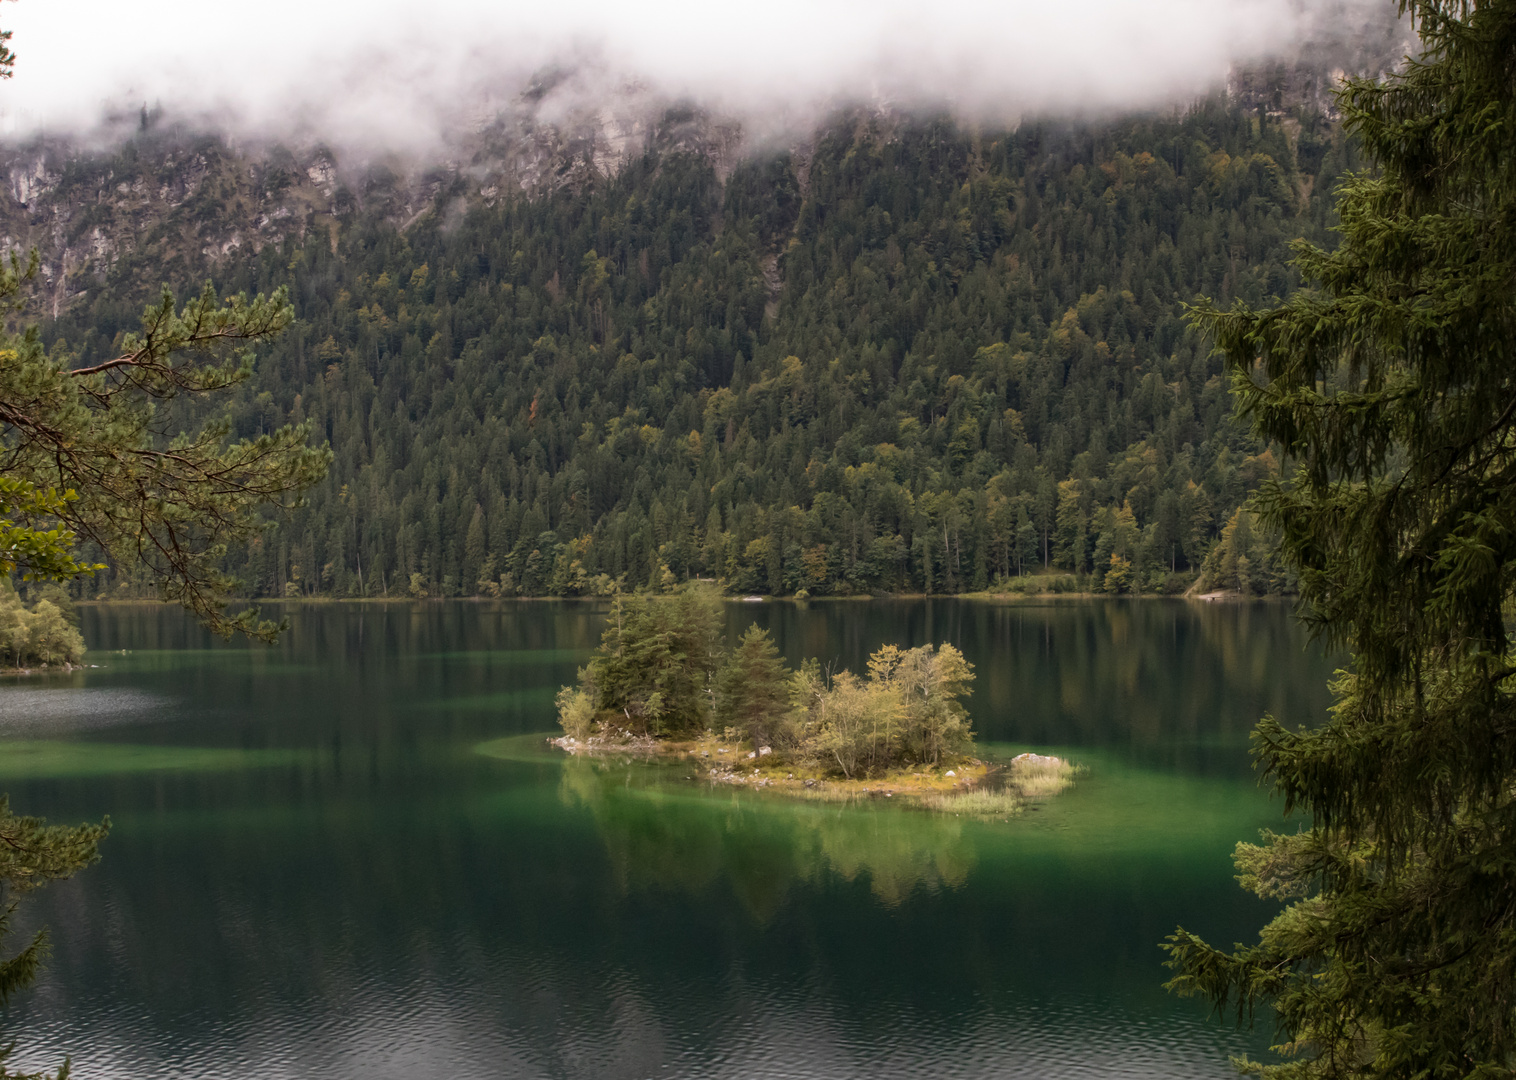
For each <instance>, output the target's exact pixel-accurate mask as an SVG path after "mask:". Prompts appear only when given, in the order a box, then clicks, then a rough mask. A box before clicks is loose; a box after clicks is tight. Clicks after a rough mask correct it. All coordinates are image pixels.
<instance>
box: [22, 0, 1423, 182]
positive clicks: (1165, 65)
mask: <svg viewBox="0 0 1516 1080" xmlns="http://www.w3.org/2000/svg"><path fill="white" fill-rule="evenodd" d="M3 16H4V22H3V23H0V25H4V26H7V27H9V28H10V29H12V30H14V31H15V38H14V40H13V42H12V44H13V46H14V47H15V49H16V51H17V53H18V55H19V57H20V60H19V64H18V66H17V70H16V75H15V78H14V79H13V80H12V81H11V82H10V83H9V84H7V85H5V86H4V87H3V88H0V133H3V134H5V135H7V136H8V137H10V138H13V139H14V138H26V137H29V136H31V135H33V134H36V133H38V132H42V133H46V134H52V135H58V134H70V135H74V136H78V135H81V134H84V133H89V132H94V133H95V134H96V135H97V136H104V137H107V138H108V136H109V134H110V132H111V130H112V127H113V125H114V126H124V125H130V124H134V123H135V121H136V118H137V116H138V114H139V110H140V108H141V107H143V106H147V107H149V108H161V109H163V110H164V111H165V112H166V114H168V115H170V116H174V117H177V118H183V119H185V120H188V121H190V122H201V123H211V124H214V125H215V126H217V127H221V128H224V129H227V130H230V131H232V132H233V133H236V134H239V135H245V136H250V137H270V136H273V137H279V138H288V137H292V136H293V137H310V138H315V139H321V140H325V141H328V142H330V143H332V144H333V145H334V146H336V147H340V148H344V149H349V150H354V149H376V150H389V151H408V152H421V153H424V152H426V151H427V150H430V149H435V148H436V147H438V146H440V145H444V144H445V143H446V142H447V141H448V136H449V133H450V132H451V131H453V130H456V129H458V128H460V127H467V126H471V125H477V124H479V123H480V122H481V121H482V120H484V119H486V118H488V117H490V116H491V115H493V114H494V113H495V112H497V111H498V110H499V109H500V108H502V107H504V106H506V105H507V104H509V103H511V102H513V101H517V100H519V98H520V95H521V94H522V92H523V90H527V89H529V88H531V87H533V86H534V85H535V86H536V87H537V92H538V94H540V95H541V96H542V100H541V101H540V102H539V106H538V114H539V116H541V117H542V118H543V119H545V120H548V121H551V120H552V119H553V112H554V110H555V109H557V110H561V111H562V112H563V113H565V114H567V113H569V112H572V111H574V110H576V109H583V108H586V107H591V108H603V107H605V106H606V105H607V104H614V103H615V102H618V101H620V102H628V101H632V102H635V101H637V100H649V101H667V100H672V99H683V100H689V101H693V102H695V103H697V104H699V105H701V106H703V107H706V108H709V109H711V110H713V111H715V112H719V113H721V114H724V115H727V116H730V117H734V118H736V119H739V120H741V121H742V122H743V124H744V126H745V127H746V129H747V131H748V133H749V135H750V136H756V137H758V138H762V137H763V136H764V135H765V134H774V135H781V134H785V133H788V132H793V131H796V130H800V129H802V128H804V127H806V126H808V125H809V124H810V123H811V122H813V121H814V119H815V117H816V116H817V115H818V114H819V113H821V112H823V111H826V110H829V109H834V108H837V107H841V106H847V105H853V104H881V105H887V106H891V107H904V108H912V107H918V106H920V107H929V108H941V107H948V108H951V109H952V110H953V111H954V112H955V113H957V114H958V115H959V116H960V117H963V118H966V119H970V120H982V121H986V122H992V123H1007V122H1010V123H1014V122H1015V121H1016V120H1017V119H1018V118H1019V117H1021V116H1024V115H1027V114H1033V113H1035V114H1050V113H1052V114H1056V113H1076V112H1077V113H1092V112H1093V113H1102V112H1112V111H1128V110H1131V109H1137V108H1148V107H1161V106H1164V105H1167V104H1174V103H1181V102H1184V101H1186V100H1190V99H1193V98H1194V97H1196V96H1197V95H1200V94H1203V93H1205V92H1206V91H1207V90H1210V89H1213V88H1215V87H1217V86H1219V85H1221V84H1222V83H1223V81H1224V80H1225V79H1226V77H1227V75H1228V72H1229V71H1230V70H1232V69H1234V68H1236V67H1239V66H1240V67H1247V66H1250V65H1253V66H1256V65H1259V64H1266V63H1270V62H1273V61H1274V60H1275V59H1283V60H1284V61H1286V62H1291V61H1293V60H1297V59H1298V58H1299V57H1301V56H1302V55H1305V56H1308V57H1310V58H1311V62H1313V63H1317V64H1320V63H1325V64H1328V65H1336V66H1350V65H1351V64H1352V62H1353V58H1354V56H1355V55H1359V54H1367V55H1369V56H1371V57H1372V58H1374V62H1379V58H1380V57H1381V56H1382V55H1384V54H1386V49H1387V43H1388V51H1389V52H1390V53H1394V52H1396V50H1397V48H1398V46H1399V45H1400V43H1401V42H1403V40H1404V38H1405V34H1404V32H1403V31H1400V30H1398V29H1396V27H1395V8H1394V5H1393V4H1392V3H1389V2H1387V0H1156V2H1155V0H1085V2H1084V3H1079V4H1052V3H1047V2H1046V0H964V2H961V3H956V4H953V5H927V4H922V3H919V2H915V0H870V2H867V3H865V2H862V0H771V2H769V3H766V4H764V5H761V6H750V5H744V6H742V7H740V8H739V7H737V6H735V5H727V6H717V5H711V4H707V3H696V2H694V0H651V2H643V3H636V4H628V3H612V2H609V0H560V2H557V3H553V4H523V3H507V4H490V3H485V2H482V0H436V2H433V3H429V4H426V5H420V4H401V3H397V2H395V0H376V2H374V3H370V4H366V5H362V6H359V5H354V4H346V3H338V2H333V0H314V2H313V0H267V2H266V3H264V4H261V5H258V6H257V7H254V8H245V7H239V6H235V5H203V4H196V3H191V2H190V0H151V2H149V3H148V4H146V5H122V4H119V3H112V2H107V0H53V2H45V0H20V2H18V3H16V4H14V5H6V7H5V8H4V11H3ZM111 118H114V120H113V121H112V119H111Z"/></svg>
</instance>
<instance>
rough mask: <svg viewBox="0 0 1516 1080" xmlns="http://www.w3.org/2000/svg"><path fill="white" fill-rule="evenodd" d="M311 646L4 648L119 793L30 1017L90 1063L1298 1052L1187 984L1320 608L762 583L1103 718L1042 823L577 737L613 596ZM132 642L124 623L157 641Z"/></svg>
mask: <svg viewBox="0 0 1516 1080" xmlns="http://www.w3.org/2000/svg"><path fill="white" fill-rule="evenodd" d="M282 610H283V612H284V613H286V614H288V615H289V616H290V619H291V624H292V625H291V630H290V632H289V633H288V634H287V635H286V636H285V638H284V639H283V640H282V641H281V642H280V644H279V645H277V646H275V647H273V648H266V647H263V646H250V645H246V644H230V645H224V644H221V643H219V642H216V641H214V640H213V639H210V638H208V637H207V636H206V635H205V634H204V633H203V632H202V631H200V630H199V629H198V628H197V627H196V626H195V625H194V624H193V623H192V622H191V621H190V620H188V619H187V618H185V617H184V616H182V615H181V614H180V613H179V612H177V611H176V610H173V609H163V608H158V607H123V608H103V607H85V608H83V609H81V617H82V621H83V629H84V633H85V637H86V640H87V641H88V643H89V645H90V647H91V649H92V653H91V656H90V661H91V662H92V663H94V664H97V665H99V666H98V667H97V668H92V669H89V670H87V671H84V672H79V673H75V674H72V675H68V676H59V677H56V678H50V679H49V678H27V679H11V680H9V681H7V682H5V683H4V684H3V685H0V789H3V790H8V791H9V792H10V794H11V798H12V803H13V805H14V806H15V807H16V809H17V810H18V811H21V812H26V813H33V814H40V815H44V816H47V817H48V818H49V819H51V820H54V821H64V822H74V821H79V820H84V819H88V818H97V817H99V816H100V815H102V814H106V813H109V814H110V815H111V817H112V819H113V821H114V823H115V828H114V831H113V833H112V835H111V837H110V839H109V840H108V842H107V844H106V846H105V849H104V855H105V857H104V859H103V860H102V862H101V863H99V864H98V865H97V866H95V867H93V868H91V869H90V870H88V871H87V872H85V873H84V874H82V875H80V876H79V877H78V878H76V879H75V880H74V881H71V882H67V883H64V884H61V885H57V886H53V887H51V888H49V889H48V890H47V891H45V892H44V893H42V894H38V895H37V896H36V897H35V898H34V899H33V900H31V901H29V902H28V903H29V906H28V908H27V909H25V916H24V921H25V922H26V924H27V926H35V925H37V924H39V923H47V924H49V925H51V926H52V928H53V934H54V942H55V948H54V954H53V957H52V960H51V962H50V963H49V966H48V968H47V970H46V972H45V973H44V975H43V976H42V978H41V979H40V980H39V983H38V985H37V986H36V987H35V988H34V989H33V990H31V991H29V992H27V993H25V994H24V995H22V996H21V997H20V998H18V999H17V1001H16V1002H14V1003H13V1004H12V1006H11V1008H10V1009H9V1010H8V1011H7V1013H6V1016H5V1025H6V1029H7V1031H6V1037H18V1038H20V1040H21V1051H20V1053H18V1061H19V1062H20V1063H22V1064H30V1065H36V1066H41V1065H45V1064H53V1063H56V1060H57V1058H58V1057H59V1056H61V1054H62V1053H65V1052H67V1053H70V1054H72V1055H73V1059H74V1064H75V1067H76V1070H77V1073H76V1075H78V1076H80V1077H81V1078H93V1077H104V1078H118V1077H119V1078H127V1077H131V1078H153V1077H175V1078H179V1077H252V1076H257V1077H260V1078H276V1077H277V1078H283V1077H308V1076H316V1075H321V1076H332V1077H338V1078H348V1077H351V1078H354V1080H357V1078H364V1080H371V1078H389V1077H394V1078H401V1077H404V1078H407V1080H414V1078H425V1077H448V1078H473V1077H523V1078H531V1077H554V1078H558V1077H562V1078H578V1077H585V1078H600V1077H606V1078H621V1077H625V1078H638V1077H690V1078H705V1077H720V1078H725V1077H730V1078H764V1080H767V1078H774V1080H778V1078H801V1077H806V1078H809V1077H815V1078H852V1077H883V1078H889V1077H941V1078H960V1077H961V1078H968V1077H974V1078H991V1077H995V1078H999V1077H1079V1078H1097V1077H1159V1076H1162V1077H1216V1078H1218V1080H1219V1078H1222V1077H1227V1076H1230V1075H1233V1073H1232V1070H1231V1068H1230V1066H1229V1065H1228V1064H1227V1056H1228V1055H1229V1054H1235V1053H1238V1052H1240V1051H1244V1050H1246V1051H1249V1052H1252V1053H1258V1052H1260V1051H1262V1050H1263V1049H1264V1048H1266V1047H1267V1045H1268V1041H1269V1040H1268V1037H1267V1036H1268V1034H1269V1032H1268V1031H1267V1029H1264V1030H1261V1031H1258V1032H1253V1033H1249V1032H1238V1031H1236V1030H1234V1029H1233V1028H1231V1027H1228V1026H1226V1025H1223V1024H1221V1023H1220V1022H1218V1021H1216V1020H1214V1019H1211V1018H1209V1017H1208V1016H1207V1012H1206V1008H1205V1007H1204V1006H1203V1005H1202V1004H1200V1003H1197V1002H1194V1001H1182V1000H1178V999H1175V998H1173V997H1171V996H1170V995H1168V994H1166V993H1165V992H1164V991H1163V990H1161V989H1160V985H1159V984H1160V983H1161V982H1162V981H1163V979H1164V970H1163V968H1162V956H1161V954H1160V952H1159V950H1158V943H1159V942H1160V941H1161V940H1162V939H1163V937H1164V935H1165V934H1167V933H1168V932H1170V931H1171V930H1172V929H1173V927H1174V926H1175V925H1176V924H1178V923H1183V924H1184V925H1185V926H1186V927H1189V928H1191V929H1194V930H1196V931H1198V932H1200V933H1201V934H1203V935H1204V936H1206V937H1207V938H1208V939H1209V940H1213V941H1219V942H1227V943H1229V942H1232V941H1236V940H1249V939H1251V938H1252V937H1253V936H1254V935H1255V934H1256V932H1257V929H1258V927H1259V926H1260V925H1261V923H1262V921H1263V920H1264V919H1266V918H1267V917H1268V914H1269V912H1270V910H1271V908H1270V907H1269V906H1268V905H1266V904H1264V903H1262V902H1260V901H1258V900H1257V899H1255V898H1251V897H1249V896H1247V895H1246V894H1244V893H1243V892H1241V890H1239V889H1238V888H1237V887H1236V885H1235V883H1234V882H1233V880H1232V872H1233V871H1232V868H1231V865H1230V852H1231V849H1232V846H1233V844H1234V843H1235V842H1236V841H1238V840H1239V839H1252V838H1254V837H1255V836H1256V833H1257V830H1258V829H1259V828H1262V827H1270V826H1272V827H1276V828H1277V827H1279V825H1280V812H1279V807H1278V805H1277V804H1276V803H1272V802H1271V801H1270V800H1269V798H1268V797H1267V795H1266V793H1263V792H1261V791H1260V790H1259V789H1258V787H1257V785H1256V783H1255V779H1254V776H1253V774H1252V770H1251V768H1250V765H1249V762H1248V757H1247V739H1248V732H1249V730H1250V728H1251V726H1252V724H1253V723H1254V721H1256V719H1257V718H1258V717H1259V716H1260V715H1262V714H1263V713H1264V712H1273V713H1274V714H1275V715H1276V716H1279V717H1280V718H1281V719H1283V720H1286V721H1288V722H1292V723H1293V722H1314V721H1316V720H1318V719H1319V718H1320V717H1321V715H1322V714H1323V711H1324V709H1325V706H1326V701H1327V696H1326V688H1325V684H1326V680H1327V678H1328V676H1329V674H1330V671H1331V666H1332V665H1331V664H1329V663H1328V662H1327V661H1326V660H1324V659H1323V658H1322V657H1321V656H1320V654H1319V652H1318V651H1316V650H1312V649H1308V648H1307V647H1306V643H1305V639H1304V635H1303V634H1302V633H1301V631H1300V630H1299V629H1298V628H1297V627H1296V626H1295V625H1294V624H1293V622H1292V620H1291V618H1290V615H1289V611H1288V609H1287V608H1286V607H1284V606H1281V605H1276V604H1257V605H1232V604H1214V605H1192V604H1185V603H1182V602H1164V601H1139V602H1129V603H1122V602H1116V601H1112V602H1107V603H1094V602H1088V603H1087V602H1065V603H1048V604H1016V605H996V604H990V603H980V602H966V601H952V600H947V601H944V600H936V601H925V600H922V601H870V602H835V603H813V604H811V605H809V606H807V607H800V606H796V605H792V604H738V603H734V604H733V605H732V606H731V608H730V609H729V614H730V628H731V630H732V631H733V632H734V633H735V632H737V631H740V629H741V628H742V627H744V626H746V625H747V623H748V622H749V621H754V620H756V621H757V622H759V623H760V624H761V625H765V626H768V627H769V628H770V629H771V630H772V631H773V632H774V635H775V637H776V639H777V640H778V642H779V643H780V646H781V648H782V649H783V651H784V652H785V653H787V654H788V655H789V656H790V658H791V659H792V660H795V659H798V658H800V657H802V656H819V657H822V658H824V659H826V660H831V661H834V662H835V663H836V664H837V665H840V666H846V667H852V668H854V669H855V670H858V669H861V667H862V663H863V660H864V658H865V657H866V656H867V654H868V653H869V652H870V651H872V650H873V649H875V648H877V647H878V646H879V645H881V644H884V643H886V642H897V643H901V644H907V645H915V644H920V643H923V642H927V641H937V642H941V641H951V642H953V643H954V644H956V645H958V646H959V647H960V648H961V649H962V650H963V651H964V653H965V654H966V655H967V657H968V658H969V659H970V660H971V661H973V663H974V664H975V665H976V667H977V673H978V681H977V682H976V684H975V692H974V696H973V699H972V701H971V703H970V704H971V712H972V714H973V718H974V723H975V727H976V729H977V730H978V731H979V732H980V738H981V741H982V742H984V743H985V744H988V745H989V746H990V748H991V749H993V750H997V751H1004V750H1017V749H1035V750H1038V751H1040V752H1053V753H1059V754H1064V755H1066V756H1068V757H1070V758H1072V759H1073V760H1075V761H1076V762H1079V763H1081V764H1083V765H1085V766H1087V768H1088V773H1087V775H1086V776H1085V777H1083V778H1082V779H1081V781H1080V782H1079V784H1078V785H1077V786H1076V787H1075V788H1074V789H1073V790H1072V791H1070V792H1068V793H1066V794H1065V795H1062V796H1060V797H1058V798H1057V799H1055V800H1053V801H1051V802H1050V803H1048V804H1046V805H1045V806H1043V807H1042V808H1040V809H1038V810H1035V811H1032V812H1029V813H1027V814H1025V815H1024V816H1023V817H1021V818H1019V819H1015V820H1012V821H1009V822H979V821H974V820H969V819H962V818H957V817H952V816H943V815H937V814H930V813H926V812H922V811H916V810H911V809H908V808H905V807H902V806H898V805H894V804H893V803H888V802H885V803H865V804H861V805H851V806H837V805H828V804H816V803H802V802H794V801H787V800H785V799H783V798H782V797H774V796H769V795H765V794H761V793H756V792H748V791H733V790H730V789H719V790H713V789H711V788H709V787H707V786H705V785H704V784H702V783H701V782H698V781H695V780H690V779H686V777H685V775H684V772H683V771H682V770H680V769H678V768H677V767H669V766H646V765H624V764H618V765H609V764H599V765H597V764H595V763H591V762H584V761H565V760H564V759H562V757H561V756H558V755H556V754H555V753H554V752H550V751H549V749H548V748H547V747H546V745H545V742H544V736H545V734H546V733H547V732H548V730H549V729H550V728H551V727H552V725H553V703H552V699H553V694H554V693H555V691H556V690H557V688H558V687H559V686H560V685H562V684H564V683H566V682H570V681H572V679H573V677H574V672H575V669H576V667H577V666H579V665H580V664H582V663H583V662H584V661H585V660H586V659H587V657H588V656H589V654H590V650H591V649H592V648H593V646H594V645H595V643H596V642H597V641H598V639H599V633H600V629H601V626H602V625H603V619H604V608H603V607H597V606H596V605H594V604H591V603H572V602H565V603H496V604H478V603H466V602H458V603H427V604H401V603H396V604H389V605H379V604H366V605H356V604H353V605H343V604H326V605H306V606H302V605H290V606H287V607H285V608H283V609H282ZM123 650H124V651H123Z"/></svg>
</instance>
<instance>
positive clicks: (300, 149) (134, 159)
mask: <svg viewBox="0 0 1516 1080" xmlns="http://www.w3.org/2000/svg"><path fill="white" fill-rule="evenodd" d="M552 89H553V87H552V85H547V86H543V85H540V84H538V85H534V86H533V87H530V88H529V89H528V91H527V92H526V93H524V94H522V95H520V96H519V97H518V98H516V99H515V100H513V101H511V102H509V103H508V105H507V106H506V107H505V108H500V109H494V110H491V111H490V112H489V113H487V114H483V115H476V116H475V117H474V118H473V120H472V122H469V123H466V124H462V125H460V127H459V129H458V130H456V131H454V132H452V133H450V134H449V135H447V136H446V137H445V140H444V145H443V146H442V148H441V152H440V153H438V154H436V155H435V156H434V157H433V158H432V160H420V159H418V158H415V157H412V158H409V159H408V158H405V157H399V156H395V155H391V154H379V153H362V152H351V153H348V154H345V155H344V154H339V152H337V151H335V150H333V149H331V148H330V147H328V146H326V145H323V144H320V143H315V142H309V143H305V144H303V145H302V144H298V143H297V144H292V145H290V144H270V143H239V142H237V141H235V140H233V139H231V138H230V137H228V136H226V135H224V134H205V133H203V132H197V131H195V130H192V129H189V128H187V127H185V126H182V125H177V124H174V123H172V122H170V121H169V120H168V119H166V118H164V117H161V116H158V117H153V116H149V115H146V114H144V116H143V118H142V122H141V124H140V125H139V129H138V130H137V131H136V132H135V134H134V135H133V136H132V137H131V138H129V139H127V140H125V141H124V142H118V143H117V145H115V146H114V147H113V148H111V149H107V150H101V149H99V148H96V147H91V146H89V145H87V144H83V143H79V142H71V141H69V140H66V139H56V138H39V139H35V140H32V141H30V142H27V143H22V144H13V145H8V146H6V145H0V175H3V177H4V186H3V190H0V250H20V251H23V252H24V251H26V250H28V249H31V248H36V249H37V250H38V252H39V253H40V255H41V260H42V262H41V271H40V275H39V278H38V280H37V282H36V285H35V289H34V293H35V298H36V300H37V301H38V302H39V306H40V307H41V309H42V311H41V313H42V314H46V315H51V316H54V317H56V316H57V315H58V314H60V313H61V312H62V311H63V310H65V309H66V308H67V307H68V306H69V305H71V304H73V303H75V302H76V301H78V300H79V299H80V298H82V297H84V296H86V295H87V294H88V293H89V292H90V290H91V289H95V288H99V287H100V286H101V285H102V284H103V283H105V282H107V281H110V280H112V279H117V278H121V277H123V276H124V275H127V274H138V275H139V276H141V277H142V278H143V281H142V284H143V286H144V287H145V288H155V287H156V285H157V283H158V282H160V281H165V280H168V281H174V280H178V281H185V280H191V279H193V278H194V277H195V276H197V275H199V274H201V273H204V272H205V271H206V270H207V269H209V268H211V267H213V266H214V265H216V264H217V263H219V262H221V261H222V260H226V259H230V258H236V257H237V256H238V255H239V253H245V252H248V251H258V250H261V249H262V248H263V247H265V246H266V245H269V244H280V243H283V242H284V241H285V240H286V239H294V240H297V241H302V242H303V241H304V240H305V238H306V237H307V235H308V234H310V233H311V232H313V231H315V232H319V233H324V234H327V235H329V236H330V237H331V239H332V243H333V244H334V245H335V243H336V242H337V237H338V236H339V235H340V233H341V230H342V229H343V228H344V227H345V226H346V225H348V224H349V223H351V222H352V221H354V220H355V219H356V218H357V217H358V216H360V215H361V216H363V217H366V218H369V219H373V218H381V219H383V220H385V221H387V222H389V223H391V224H393V225H395V226H396V227H398V228H402V229H403V228H407V227H409V226H410V225H411V224H413V223H415V222H416V221H417V220H419V219H420V218H421V217H422V215H424V214H426V213H428V212H438V213H444V214H445V213H453V212H457V211H459V210H461V209H463V208H465V207H467V206H468V205H470V204H474V203H483V204H486V205H489V204H493V203H494V202H496V201H497V200H499V199H501V198H505V197H509V196H511V195H512V194H516V193H523V192H524V193H527V194H540V193H546V192H551V191H554V190H558V189H561V188H565V187H570V188H577V187H580V186H582V185H584V184H586V183H589V182H591V181H592V180H593V179H595V178H597V177H607V176H610V175H612V174H614V173H615V172H616V171H617V170H619V169H620V168H622V167H623V166H624V165H625V164H626V163H627V162H628V161H629V160H631V159H632V158H633V157H635V156H637V155H639V154H641V153H643V152H644V151H645V150H646V149H648V148H649V147H652V146H656V147H658V148H659V149H662V150H665V151H670V150H672V151H686V152H691V153H697V154H701V155H704V156H706V157H708V158H709V159H710V160H711V161H712V162H713V164H714V165H715V167H716V169H717V171H718V173H719V174H723V175H724V174H725V173H726V172H728V171H729V170H730V167H731V164H732V163H733V162H734V161H735V159H736V157H737V155H738V153H739V152H740V144H741V138H742V134H741V129H740V127H739V126H738V125H736V124H734V123H730V122H722V121H720V120H718V119H716V118H713V117H711V116H710V115H709V114H706V113H704V112H701V111H699V110H695V109H689V108H670V107H668V106H667V104H666V103H663V102H658V101H655V100H653V99H652V98H651V97H650V96H648V95H646V94H642V93H638V92H636V89H635V88H631V89H630V90H629V91H628V92H626V93H624V94H621V95H620V96H618V97H616V98H613V99H612V100H611V102H610V104H601V105H598V106H596V107H576V106H574V105H573V104H569V105H567V106H565V104H564V103H563V102H562V101H561V100H557V99H555V96H554V95H553V94H552V93H551V91H552Z"/></svg>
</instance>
